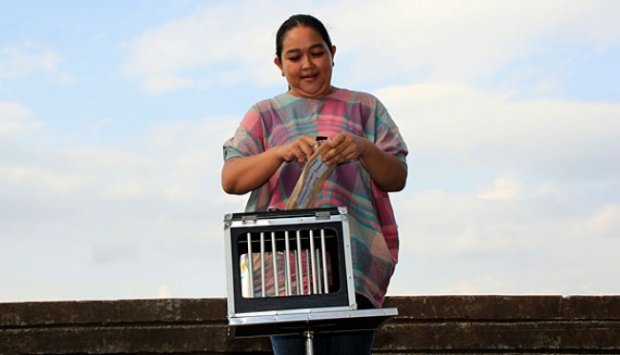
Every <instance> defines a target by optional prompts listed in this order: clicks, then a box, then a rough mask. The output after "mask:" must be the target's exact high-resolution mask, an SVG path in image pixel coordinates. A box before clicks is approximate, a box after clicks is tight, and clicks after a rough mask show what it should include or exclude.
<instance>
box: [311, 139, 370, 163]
mask: <svg viewBox="0 0 620 355" xmlns="http://www.w3.org/2000/svg"><path fill="white" fill-rule="evenodd" d="M323 144H329V145H330V146H331V147H332V148H331V149H329V150H327V151H326V152H325V153H324V154H323V155H322V156H321V159H322V160H323V162H324V163H325V164H328V165H332V164H340V163H344V162H348V161H352V160H353V161H356V160H360V159H361V158H362V156H363V154H364V152H365V150H366V149H367V147H368V144H372V143H371V142H370V141H368V140H367V139H364V138H362V137H359V136H356V135H353V134H350V133H341V134H338V135H337V136H335V137H333V138H330V139H328V140H327V141H326V142H324V143H323Z"/></svg>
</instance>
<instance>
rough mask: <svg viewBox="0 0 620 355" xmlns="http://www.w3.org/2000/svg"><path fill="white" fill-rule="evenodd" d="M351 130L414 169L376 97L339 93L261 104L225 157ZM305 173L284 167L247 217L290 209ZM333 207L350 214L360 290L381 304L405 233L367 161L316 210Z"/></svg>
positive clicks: (331, 183) (331, 185)
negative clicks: (400, 230) (288, 204)
mask: <svg viewBox="0 0 620 355" xmlns="http://www.w3.org/2000/svg"><path fill="white" fill-rule="evenodd" d="M345 131H346V132H350V133H352V134H355V135H358V136H361V137H364V138H366V139H368V140H370V141H371V142H374V143H375V145H376V146H377V147H378V148H380V149H382V150H383V151H385V152H387V153H388V154H391V155H393V156H396V157H398V158H399V159H400V160H401V161H402V162H403V164H405V166H406V160H405V157H406V156H407V146H406V145H405V142H404V141H403V139H402V137H401V135H400V133H399V131H398V128H397V126H396V125H395V124H394V122H393V121H392V118H391V117H390V115H389V114H388V112H387V110H386V109H385V107H384V106H383V104H382V103H381V102H380V101H379V100H378V99H377V98H375V97H374V96H372V95H370V94H367V93H362V92H355V91H350V90H345V89H337V88H334V89H333V90H332V92H331V93H330V94H329V95H327V96H325V97H323V98H321V99H306V98H299V97H295V96H292V95H290V94H288V93H284V94H281V95H279V96H276V97H274V98H272V99H268V100H264V101H261V102H259V103H257V104H255V105H254V106H253V107H252V108H251V109H250V110H249V112H248V113H247V114H246V115H245V117H244V118H243V121H242V122H241V125H240V127H239V128H238V129H237V131H236V132H235V135H234V137H232V138H230V139H229V140H228V141H226V143H225V144H224V159H225V160H228V159H231V158H234V157H243V156H249V155H254V154H259V153H261V152H263V151H265V150H267V149H269V148H272V147H275V146H279V145H282V144H287V143H290V142H292V141H293V140H294V139H295V138H297V137H299V136H300V135H308V136H326V137H333V136H335V135H336V134H338V133H341V132H345ZM302 168H303V167H302V166H301V165H299V163H297V162H290V163H284V164H282V166H280V168H279V169H278V170H277V171H276V173H275V174H273V176H271V178H270V179H269V181H268V182H267V183H265V184H264V185H263V186H261V187H260V188H258V189H256V190H254V191H252V192H251V194H250V198H249V200H248V204H247V206H246V211H264V210H266V209H268V208H275V209H284V208H285V205H286V202H287V200H288V197H289V196H290V194H291V193H292V191H293V188H294V187H295V184H296V182H297V180H298V178H299V176H300V174H301V171H302ZM327 206H345V207H347V208H348V211H349V215H350V217H351V218H350V234H351V242H352V256H353V269H354V274H355V289H356V292H357V293H359V294H361V295H363V296H365V297H366V298H368V299H369V300H370V301H371V302H372V303H373V304H374V305H375V306H377V307H379V306H381V304H382V303H383V299H384V297H385V293H386V291H387V286H388V283H389V281H390V277H391V276H392V274H393V272H394V268H395V266H396V263H397V261H398V231H397V227H396V221H395V219H394V212H393V210H392V206H391V203H390V199H389V196H388V194H387V193H386V192H385V191H382V190H381V189H379V188H378V187H377V186H376V185H375V183H374V182H373V181H372V180H371V179H370V176H369V175H368V173H367V172H366V170H365V169H364V168H363V167H362V165H361V163H359V162H348V163H343V164H340V165H338V166H337V167H336V169H335V170H334V172H333V173H332V175H331V176H330V177H329V179H328V180H327V181H326V182H325V184H324V186H323V188H322V190H321V192H320V194H319V196H318V197H317V200H316V203H315V205H314V207H327Z"/></svg>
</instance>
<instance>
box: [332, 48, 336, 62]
mask: <svg viewBox="0 0 620 355" xmlns="http://www.w3.org/2000/svg"><path fill="white" fill-rule="evenodd" d="M335 56H336V46H332V61H333V60H334V57H335Z"/></svg>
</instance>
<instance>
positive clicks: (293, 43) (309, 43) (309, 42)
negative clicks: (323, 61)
mask: <svg viewBox="0 0 620 355" xmlns="http://www.w3.org/2000/svg"><path fill="white" fill-rule="evenodd" d="M316 45H325V46H326V45H327V44H326V43H325V42H324V41H323V38H321V35H320V34H319V33H318V32H317V31H316V30H314V29H313V28H311V27H306V26H301V25H300V26H297V27H294V28H292V29H290V30H289V31H288V32H286V35H285V36H284V40H283V41H282V47H283V49H284V51H287V50H292V49H307V48H310V47H314V46H316Z"/></svg>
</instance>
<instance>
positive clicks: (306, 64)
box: [301, 55, 314, 69]
mask: <svg viewBox="0 0 620 355" xmlns="http://www.w3.org/2000/svg"><path fill="white" fill-rule="evenodd" d="M313 66H314V62H313V61H312V58H311V57H310V56H309V55H304V56H303V58H302V62H301V68H302V69H309V68H312V67H313Z"/></svg>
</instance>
